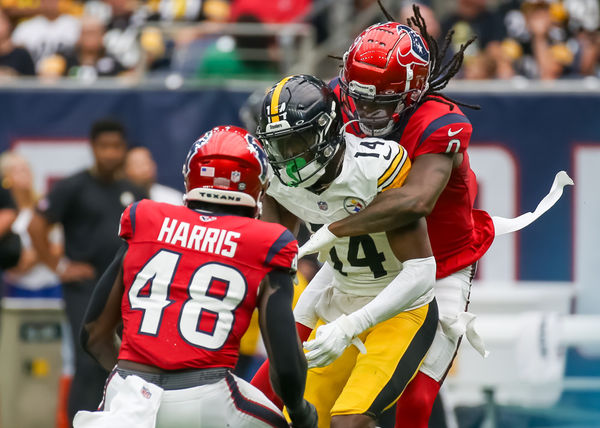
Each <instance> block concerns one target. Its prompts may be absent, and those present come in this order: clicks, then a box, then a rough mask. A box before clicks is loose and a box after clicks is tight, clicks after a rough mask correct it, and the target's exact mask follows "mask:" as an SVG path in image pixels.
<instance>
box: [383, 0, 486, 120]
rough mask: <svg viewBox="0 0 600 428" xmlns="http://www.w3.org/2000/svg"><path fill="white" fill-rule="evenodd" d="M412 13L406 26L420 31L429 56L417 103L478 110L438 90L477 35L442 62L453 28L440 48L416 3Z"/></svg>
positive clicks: (458, 63)
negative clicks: (421, 90)
mask: <svg viewBox="0 0 600 428" xmlns="http://www.w3.org/2000/svg"><path fill="white" fill-rule="evenodd" d="M377 4H379V8H380V9H381V12H382V13H383V15H384V16H385V18H386V19H387V20H389V21H394V17H393V16H392V15H391V14H390V13H389V12H388V11H387V10H386V9H385V7H384V6H383V4H382V3H381V0H377ZM413 14H414V16H411V17H410V18H408V22H407V23H408V26H409V27H412V26H414V27H417V29H418V30H419V33H421V36H423V38H424V39H425V42H427V45H428V46H429V57H430V58H431V66H430V72H429V79H428V81H427V83H429V87H428V88H427V90H426V91H425V93H424V94H423V96H422V97H421V99H420V100H419V104H422V103H424V102H425V101H428V100H431V101H436V102H438V103H442V104H446V105H448V106H449V107H450V110H453V109H454V104H457V105H459V106H463V107H468V108H472V109H474V110H479V109H480V108H481V107H480V106H478V105H476V104H466V103H462V102H460V101H457V100H455V99H453V98H450V97H449V96H448V95H445V94H442V93H441V92H440V91H441V90H442V89H444V88H445V87H446V86H447V85H448V82H450V79H452V78H453V77H454V76H455V75H456V73H458V71H459V70H460V67H461V66H462V63H463V59H464V57H465V49H467V47H469V45H470V44H471V43H473V42H474V41H475V39H476V38H477V37H473V38H471V39H470V40H468V41H467V42H466V43H465V44H463V45H461V46H460V49H459V50H458V52H456V53H455V54H454V56H453V57H452V58H451V59H450V61H448V62H447V63H446V64H442V63H443V61H444V58H445V57H446V52H447V51H448V48H449V47H450V42H451V41H452V36H453V35H454V30H450V31H449V32H448V34H446V37H445V38H444V42H443V44H442V47H441V49H440V47H439V46H438V43H437V41H436V40H435V38H433V37H431V35H430V34H429V33H428V32H427V24H426V23H425V19H424V18H423V16H422V15H421V9H420V8H419V6H417V5H416V4H413ZM452 103H454V104H452Z"/></svg>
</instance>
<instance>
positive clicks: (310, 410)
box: [288, 400, 318, 428]
mask: <svg viewBox="0 0 600 428" xmlns="http://www.w3.org/2000/svg"><path fill="white" fill-rule="evenodd" d="M288 413H289V415H290V419H291V420H292V428H317V421H318V417H317V409H315V406H313V405H312V404H310V403H309V402H308V401H306V400H302V404H301V405H300V406H298V408H297V409H288Z"/></svg>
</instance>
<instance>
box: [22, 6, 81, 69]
mask: <svg viewBox="0 0 600 428" xmlns="http://www.w3.org/2000/svg"><path fill="white" fill-rule="evenodd" d="M39 11H40V14H39V15H36V16H34V17H33V18H30V19H27V20H26V21H23V22H21V23H20V24H19V25H17V27H16V28H15V30H14V32H13V35H12V41H13V43H14V44H15V45H17V46H23V47H25V48H26V49H27V50H28V51H29V53H30V54H31V56H32V57H33V61H34V62H35V64H36V67H39V66H40V65H41V61H42V60H43V59H44V58H47V57H49V56H51V55H54V54H55V53H57V52H61V51H64V50H65V49H70V48H72V47H73V46H75V43H77V39H78V38H79V31H80V27H79V19H78V18H76V17H75V16H72V15H68V14H61V13H60V9H59V0H45V1H43V2H41V6H40V9H39Z"/></svg>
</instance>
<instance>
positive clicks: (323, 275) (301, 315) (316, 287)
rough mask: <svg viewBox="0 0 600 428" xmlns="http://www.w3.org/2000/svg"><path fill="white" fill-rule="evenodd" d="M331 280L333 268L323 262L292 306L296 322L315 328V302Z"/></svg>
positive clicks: (316, 319) (316, 317) (316, 318)
mask: <svg viewBox="0 0 600 428" xmlns="http://www.w3.org/2000/svg"><path fill="white" fill-rule="evenodd" d="M332 280H333V268H332V267H331V265H330V264H329V263H324V264H323V266H322V267H321V269H319V272H317V274H316V275H315V276H314V278H313V279H312V280H311V281H310V283H309V284H308V285H307V286H306V288H305V289H304V291H303V292H302V294H301V295H300V298H299V299H298V302H297V303H296V306H295V307H294V318H295V319H296V322H299V323H300V324H302V325H304V326H306V327H310V328H311V329H313V328H315V326H316V325H317V321H318V316H317V314H316V312H315V307H316V306H317V302H318V301H319V298H320V297H321V294H322V293H323V290H325V288H327V287H328V286H329V285H330V284H331V282H332Z"/></svg>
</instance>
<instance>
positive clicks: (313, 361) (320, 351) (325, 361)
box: [304, 315, 367, 369]
mask: <svg viewBox="0 0 600 428" xmlns="http://www.w3.org/2000/svg"><path fill="white" fill-rule="evenodd" d="M361 332H362V329H361V328H360V327H359V326H358V324H357V323H355V321H354V320H353V318H351V317H347V316H346V315H342V316H340V317H339V318H338V319H336V320H335V321H333V322H330V323H329V324H325V325H322V326H320V327H319V328H317V333H316V335H315V338H314V339H313V340H311V341H308V342H304V349H305V350H307V351H309V352H307V353H306V361H307V362H308V368H309V369H312V368H314V367H324V366H327V365H329V364H331V363H333V362H334V361H335V360H336V359H338V357H339V356H340V355H342V353H343V352H344V351H345V350H346V348H347V347H348V346H350V344H351V343H353V344H354V345H355V346H356V347H357V348H358V350H359V351H360V352H361V353H362V354H366V353H367V348H366V347H365V345H364V344H363V343H362V342H361V340H360V339H359V338H358V337H356V335H357V334H359V333H361Z"/></svg>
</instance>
